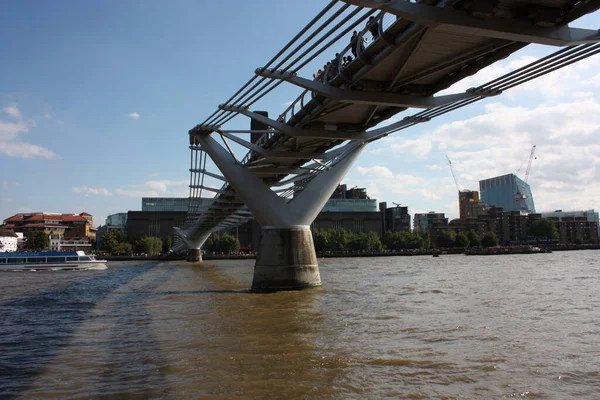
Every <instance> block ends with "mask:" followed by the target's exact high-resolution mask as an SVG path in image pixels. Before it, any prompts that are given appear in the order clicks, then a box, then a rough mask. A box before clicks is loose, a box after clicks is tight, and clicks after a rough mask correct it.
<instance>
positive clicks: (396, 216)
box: [379, 202, 410, 232]
mask: <svg viewBox="0 0 600 400" xmlns="http://www.w3.org/2000/svg"><path fill="white" fill-rule="evenodd" d="M379 210H380V211H381V213H382V214H383V231H384V232H385V231H406V232H410V214H408V207H406V206H404V207H402V206H400V205H397V206H396V207H390V208H388V206H387V203H386V202H382V203H379Z"/></svg>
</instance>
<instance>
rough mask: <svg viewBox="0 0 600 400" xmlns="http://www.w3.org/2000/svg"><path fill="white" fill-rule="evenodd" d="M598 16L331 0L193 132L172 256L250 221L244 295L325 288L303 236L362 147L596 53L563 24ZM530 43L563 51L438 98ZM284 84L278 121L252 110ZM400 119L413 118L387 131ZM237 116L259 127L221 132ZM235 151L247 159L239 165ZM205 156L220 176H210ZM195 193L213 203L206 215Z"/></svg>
mask: <svg viewBox="0 0 600 400" xmlns="http://www.w3.org/2000/svg"><path fill="white" fill-rule="evenodd" d="M599 7H600V0H588V1H579V0H553V1H547V0H521V1H512V0H469V1H465V0H421V1H414V2H413V1H406V0H389V1H384V0H344V1H338V0H335V1H332V2H330V3H329V4H328V5H327V6H326V7H325V8H324V9H323V10H322V11H321V12H320V13H319V14H318V15H317V16H316V17H315V18H314V19H313V20H312V21H310V22H309V24H308V25H306V27H305V28H304V29H302V30H301V31H300V32H299V33H298V34H297V35H296V36H295V37H294V38H293V39H292V40H291V41H290V42H289V43H288V44H287V45H286V46H285V47H284V48H283V49H281V50H280V51H279V52H278V53H277V54H276V55H275V57H273V59H271V60H270V61H269V62H268V63H267V64H266V65H264V66H263V67H260V68H257V69H256V71H255V74H254V76H253V77H252V78H251V79H250V80H249V81H248V82H247V83H246V84H245V85H244V86H243V87H242V88H241V89H240V90H238V91H237V92H236V93H235V94H234V95H233V96H232V97H231V98H229V99H228V100H227V101H226V102H225V103H223V104H221V105H219V107H218V109H217V111H215V112H214V113H213V114H212V115H210V116H209V117H208V118H207V119H206V120H204V121H203V122H202V123H201V124H199V125H197V126H196V127H194V128H193V129H191V130H190V131H189V136H190V150H191V164H190V210H189V213H188V219H187V221H186V226H185V227H184V228H183V229H178V230H177V232H176V242H175V246H174V249H175V250H184V249H190V250H191V251H190V253H191V254H192V258H193V259H201V257H200V254H201V253H200V248H201V247H202V246H203V244H204V243H205V241H206V240H207V238H208V237H209V236H210V235H211V234H212V233H215V232H219V231H221V230H226V229H230V228H231V227H234V226H235V225H237V224H240V223H242V222H244V221H246V220H248V219H249V218H252V217H254V218H256V220H257V221H258V223H259V224H260V225H261V227H262V236H261V240H260V248H259V249H258V256H257V260H256V266H255V270H254V279H253V283H252V288H253V289H254V290H283V289H300V288H305V287H311V286H318V285H320V284H321V279H320V275H319V268H318V265H317V258H316V254H315V250H314V245H313V241H312V236H311V232H310V229H309V226H310V224H311V223H312V221H313V220H314V219H315V218H316V216H317V214H318V213H319V211H320V210H321V209H322V207H323V206H324V205H325V203H326V201H327V199H329V197H330V196H331V194H332V193H333V191H334V190H335V188H336V187H337V185H338V184H339V182H341V180H342V178H343V177H344V175H345V174H346V172H347V171H348V170H349V169H350V167H351V166H352V164H353V163H354V161H355V160H356V158H357V157H358V156H359V154H360V153H361V151H362V150H363V149H364V147H365V146H366V145H367V144H368V143H370V142H372V141H375V140H378V139H381V138H382V137H385V136H387V135H390V134H392V133H395V132H398V131H401V130H403V129H407V128H410V127H411V126H414V125H416V124H420V123H423V122H427V121H430V120H431V119H433V118H435V117H437V116H440V115H443V114H445V113H448V112H451V111H453V110H456V109H458V108H460V107H463V106H466V105H468V104H471V103H474V102H476V101H479V100H482V99H485V98H488V97H490V96H497V95H500V94H501V93H503V92H505V91H506V90H509V89H511V88H513V87H515V86H517V85H521V84H523V83H526V82H528V81H530V80H532V79H536V78H538V77H540V76H543V75H545V74H547V73H549V72H552V71H555V70H557V69H559V68H563V67H565V66H568V65H570V64H573V63H575V62H577V61H580V60H582V59H584V58H587V57H590V56H592V55H594V54H597V53H598V52H600V44H598V42H599V41H600V35H599V33H598V31H597V30H587V29H576V28H571V27H569V25H568V24H569V23H571V22H572V21H574V20H576V19H578V18H580V17H581V16H583V15H586V14H588V13H591V12H593V11H595V10H597V9H598V8H599ZM352 31H356V33H355V34H354V36H352V40H351V41H350V39H349V38H350V36H351V35H352ZM363 39H366V40H363ZM342 40H343V42H341V41H342ZM346 40H348V41H350V43H349V44H347V43H348V41H346ZM365 42H366V43H365ZM340 43H342V44H340ZM530 43H538V44H544V45H550V46H562V47H563V48H562V49H560V50H559V51H557V52H555V53H552V54H550V55H549V56H547V57H544V58H541V59H539V60H537V61H535V62H533V63H531V64H529V65H527V66H525V67H522V68H519V69H517V70H515V71H513V72H511V73H509V74H506V75H504V76H501V77H498V78H497V79H494V80H492V81H490V82H488V83H486V84H484V85H480V86H478V87H473V88H471V89H469V90H467V91H465V92H459V93H454V94H444V95H440V94H438V93H439V92H441V91H442V90H444V89H447V88H449V87H450V86H451V85H453V84H454V83H456V82H459V81H461V80H463V79H465V78H467V77H469V76H471V75H473V74H474V73H476V72H478V71H480V70H481V69H483V68H485V67H487V66H489V65H491V64H493V63H495V62H496V61H498V60H501V59H503V58H506V57H507V56H509V55H511V54H513V53H514V52H515V51H517V50H519V49H521V48H523V47H525V46H526V45H527V44H530ZM346 44H347V45H346ZM344 46H346V47H344ZM324 53H325V54H328V55H331V56H333V54H336V53H337V54H336V57H335V58H333V59H331V62H330V63H329V64H328V65H327V66H326V67H325V69H324V71H322V73H321V74H320V75H319V76H318V77H317V78H316V79H311V78H310V75H312V72H314V71H310V72H308V73H307V72H306V68H305V67H306V66H307V65H308V64H309V63H310V62H311V61H312V60H314V59H315V58H317V57H319V56H321V55H322V54H324ZM349 56H350V57H351V59H348V57H349ZM302 74H305V76H304V77H303V76H302ZM307 76H308V77H307ZM282 84H288V85H294V86H295V87H297V88H298V90H301V93H300V95H299V96H298V98H297V99H296V100H295V101H294V102H292V104H291V105H290V106H289V107H288V108H287V109H286V110H284V111H283V112H282V113H281V114H279V116H278V118H276V119H272V118H269V117H267V116H266V115H264V113H258V112H253V111H251V108H253V107H256V106H255V104H257V103H258V102H259V101H260V100H261V99H263V98H264V97H265V96H266V95H268V94H269V93H271V92H272V91H273V90H274V89H276V88H277V87H278V86H279V85H282ZM412 109H416V110H419V109H420V110H421V111H418V112H415V111H413V110H412ZM401 113H408V114H409V115H407V116H405V117H403V118H402V119H401V120H399V121H396V122H391V123H389V122H388V123H386V121H389V119H390V118H391V117H393V116H396V115H397V114H401ZM237 116H245V117H248V118H250V119H251V120H253V121H254V123H255V124H258V125H260V126H261V127H260V128H256V127H255V128H254V129H250V130H239V129H227V128H226V125H227V124H228V123H230V121H232V120H233V119H234V118H235V117H237ZM229 125H231V124H229ZM248 134H250V135H251V136H253V137H255V140H248V139H246V138H244V135H248ZM219 139H220V141H221V142H222V144H221V143H219ZM239 148H244V149H247V153H246V155H245V156H244V157H243V158H242V157H239V156H238V154H237V153H238V149H239ZM208 158H210V160H212V163H213V164H214V166H215V167H216V169H214V168H213V170H212V171H209V170H208V169H210V168H209V166H210V165H212V164H211V163H210V162H208ZM217 169H218V171H217ZM209 180H217V181H221V182H223V184H222V186H221V187H220V188H216V187H211V186H209V185H208V184H207V182H208V181H209ZM204 191H209V192H212V193H214V194H215V197H214V200H213V201H212V203H210V204H208V205H205V204H202V203H201V201H200V198H201V197H202V193H203V192H204Z"/></svg>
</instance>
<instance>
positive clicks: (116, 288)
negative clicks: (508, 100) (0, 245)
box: [0, 251, 600, 400]
mask: <svg viewBox="0 0 600 400" xmlns="http://www.w3.org/2000/svg"><path fill="white" fill-rule="evenodd" d="M599 255H600V251H574V252H555V253H552V254H532V255H503V256H487V257H477V256H471V257H467V256H463V255H447V256H441V257H439V258H434V257H430V256H416V257H377V258H329V259H322V260H320V268H321V277H322V280H323V282H324V285H323V287H322V288H317V289H311V290H305V291H293V292H279V293H271V294H254V293H249V292H248V290H247V288H248V287H249V286H250V283H251V281H252V269H253V264H254V261H253V260H237V261H227V260H220V261H211V262H208V261H207V262H205V263H204V264H202V265H199V264H195V265H194V264H190V263H186V262H183V261H182V262H158V261H152V262H109V263H108V264H109V267H108V268H107V269H105V270H91V271H54V272H4V273H0V398H41V399H49V398H57V399H58V398H60V399H83V398H107V399H108V398H111V399H112V398H140V399H141V398H144V399H146V398H165V399H175V398H177V399H190V398H208V399H263V398H271V399H278V398H281V399H383V398H390V399H495V398H513V397H514V398H536V399H561V400H562V399H594V400H596V399H598V398H600V263H599V262H598V256H599Z"/></svg>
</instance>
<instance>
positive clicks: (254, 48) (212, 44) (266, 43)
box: [0, 0, 600, 226]
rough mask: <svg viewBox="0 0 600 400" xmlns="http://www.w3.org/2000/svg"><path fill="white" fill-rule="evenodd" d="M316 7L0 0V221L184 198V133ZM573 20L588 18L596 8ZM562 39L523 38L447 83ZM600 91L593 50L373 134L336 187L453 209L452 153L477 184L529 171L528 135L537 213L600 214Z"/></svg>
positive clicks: (99, 220)
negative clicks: (496, 58) (448, 109)
mask: <svg viewBox="0 0 600 400" xmlns="http://www.w3.org/2000/svg"><path fill="white" fill-rule="evenodd" d="M324 5H325V2H324V1H317V0H304V1H302V2H292V1H272V0H262V1H253V2H247V1H241V0H234V1H228V2H215V1H201V0H190V1H184V0H174V1H169V2H166V1H162V2H159V1H154V0H147V1H141V0H137V1H134V0H126V1H122V2H114V1H102V0H101V1H94V2H79V1H66V0H64V1H56V2H39V1H29V0H20V1H17V0H8V1H4V2H2V5H1V6H0V11H1V12H0V37H2V38H4V39H3V40H2V41H0V54H1V55H2V56H1V58H0V60H1V62H0V171H1V173H0V220H2V219H5V218H8V217H10V216H11V215H14V214H16V213H21V212H33V211H44V212H60V213H81V212H84V211H85V212H88V213H90V214H93V215H94V225H96V226H97V225H100V224H103V223H104V220H105V218H106V216H107V215H109V214H113V213H118V212H127V211H130V210H140V209H141V197H143V196H156V197H171V196H173V197H187V196H188V194H189V189H188V184H189V172H188V169H189V149H188V133H187V132H188V130H189V129H191V128H192V127H194V126H195V125H196V124H198V123H200V122H202V121H204V119H205V118H206V117H207V116H209V115H210V114H212V113H213V111H215V109H216V107H217V105H218V104H220V103H223V102H224V101H226V100H227V99H228V98H229V97H230V96H231V95H232V94H233V93H234V92H236V91H237V89H238V88H239V87H241V86H242V85H243V84H244V83H245V82H246V81H247V80H248V79H249V78H250V77H251V76H252V74H253V71H254V69H255V68H257V67H259V66H262V65H264V64H265V63H266V62H267V61H268V60H270V59H271V57H272V56H273V55H275V54H276V53H277V51H278V50H279V49H281V48H282V47H283V45H285V44H286V43H287V41H289V40H290V39H291V38H292V37H293V36H294V35H295V34H296V33H297V32H298V31H300V29H302V27H304V26H305V25H306V23H307V22H308V21H310V20H311V19H312V18H313V17H314V16H315V15H316V14H317V13H318V12H319V11H320V10H321V9H322V7H323V6H324ZM571 25H572V26H574V27H579V28H590V29H597V28H598V26H600V12H596V13H595V14H593V15H589V16H586V17H584V18H581V19H580V20H578V21H576V22H574V23H572V24H571ZM346 44H347V43H346V42H345V41H344V42H343V43H340V44H339V46H342V47H343V46H345V45H346ZM336 45H337V44H336ZM557 49H558V48H556V47H550V46H528V47H526V48H525V49H523V50H521V51H519V52H518V53H515V54H514V55H513V56H511V57H510V58H507V59H505V60H503V61H501V62H499V63H496V64H494V65H492V66H491V67H488V68H487V69H485V70H483V71H481V72H480V73H478V74H477V75H474V76H472V77H470V78H468V79H466V80H465V81H462V82H459V83H458V84H457V85H455V86H454V87H452V88H450V89H448V90H446V93H452V92H459V91H463V90H465V89H467V88H470V87H473V86H476V85H477V84H481V83H485V82H487V81H489V80H491V79H493V78H496V77H498V76H500V75H502V74H504V73H507V72H510V71H512V70H513V69H515V68H518V67H519V66H522V65H525V64H526V63H529V62H531V61H534V60H536V59H538V58H540V57H542V56H544V55H546V54H549V53H551V52H554V51H556V50H557ZM331 56H332V55H331ZM328 58H331V57H330V56H329V55H326V56H324V58H321V59H316V60H315V61H314V62H313V63H311V64H309V65H307V66H306V67H305V68H304V69H303V70H301V71H300V75H301V76H305V77H311V76H312V73H313V72H314V71H315V70H316V69H317V68H318V66H319V65H322V64H323V63H324V61H327V59H328ZM298 94H299V89H297V88H295V87H293V86H292V85H280V86H279V88H278V89H277V90H276V91H274V92H273V93H271V95H269V96H267V97H266V98H265V99H264V100H261V101H260V102H259V103H257V104H256V105H255V109H260V110H266V111H269V113H270V114H271V115H278V114H279V113H281V112H282V111H283V110H284V109H285V108H286V107H287V105H288V104H289V103H290V102H291V101H292V100H294V99H295V98H296V97H297V95H298ZM599 95H600V56H598V55H597V56H594V57H591V58H588V59H586V60H584V61H582V62H580V63H578V64H575V65H573V66H571V67H567V68H565V69H562V70H559V71H557V72H554V73H551V74H549V75H547V76H545V77H543V78H540V79H537V80H535V81H533V82H531V83H528V84H525V85H522V86H519V87H517V88H515V89H511V90H510V91H507V92H506V93H504V94H502V95H501V96H499V97H494V98H490V99H487V100H485V101H480V102H478V103H475V104H473V105H470V106H467V107H465V108H462V109H460V110H457V111H455V112H453V113H449V114H446V115H444V116H442V117H439V118H437V119H434V120H432V121H431V122H428V123H425V124H419V125H417V126H415V127H414V128H410V129H406V130H403V131H400V132H398V133H395V134H392V135H390V136H389V137H387V138H385V139H382V140H379V141H377V142H374V143H371V144H369V146H368V147H367V148H366V149H365V151H364V152H363V154H361V156H360V157H359V158H358V160H357V161H356V163H355V165H354V166H353V168H352V169H351V170H350V172H349V173H348V175H347V176H346V178H345V179H344V181H343V182H344V183H346V184H348V185H349V187H353V186H359V187H365V188H367V191H368V194H369V196H370V197H371V198H375V199H377V200H378V201H387V202H388V203H391V202H395V203H400V204H402V205H406V206H408V207H409V210H410V212H411V213H415V212H428V211H437V212H445V213H446V215H447V216H449V217H450V218H456V217H457V216H458V202H457V187H456V185H455V183H454V180H453V178H452V175H451V172H450V169H449V167H448V163H447V160H446V156H448V157H449V158H450V159H451V160H452V164H453V166H454V169H455V172H456V174H457V180H458V184H459V187H460V189H475V190H477V189H478V181H479V180H481V179H486V178H489V177H493V176H496V175H501V174H508V173H516V174H517V175H518V176H520V177H521V178H523V175H524V171H525V168H526V162H527V159H528V157H529V153H530V151H531V147H532V146H533V145H536V146H537V149H536V158H535V159H534V160H533V163H532V168H531V173H530V176H529V184H530V185H531V188H532V192H533V197H534V200H535V204H536V209H537V211H551V210H555V209H563V210H576V209H590V208H595V209H596V210H598V209H600V200H599V199H600V185H598V183H599V182H600V100H599ZM388 122H390V121H389V120H388ZM228 127H229V128H232V129H234V128H240V129H249V121H248V120H247V119H244V117H238V118H236V119H235V120H233V121H232V123H231V125H228ZM240 154H242V153H240ZM242 155H243V154H242ZM214 186H217V184H216V183H215V184H214Z"/></svg>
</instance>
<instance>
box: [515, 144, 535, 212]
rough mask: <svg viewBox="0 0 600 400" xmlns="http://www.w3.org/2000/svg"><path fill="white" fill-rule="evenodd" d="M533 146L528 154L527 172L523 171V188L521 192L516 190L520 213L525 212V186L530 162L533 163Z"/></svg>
mask: <svg viewBox="0 0 600 400" xmlns="http://www.w3.org/2000/svg"><path fill="white" fill-rule="evenodd" d="M535 146H536V145H535V144H534V145H533V147H532V148H531V153H530V154H529V161H528V162H527V170H525V179H523V186H522V187H521V190H520V191H519V190H517V200H518V201H520V202H521V212H522V213H523V212H527V211H529V210H527V203H526V201H525V200H527V194H525V187H526V186H527V180H528V179H529V172H530V171H531V162H532V161H533V156H534V154H535Z"/></svg>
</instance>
